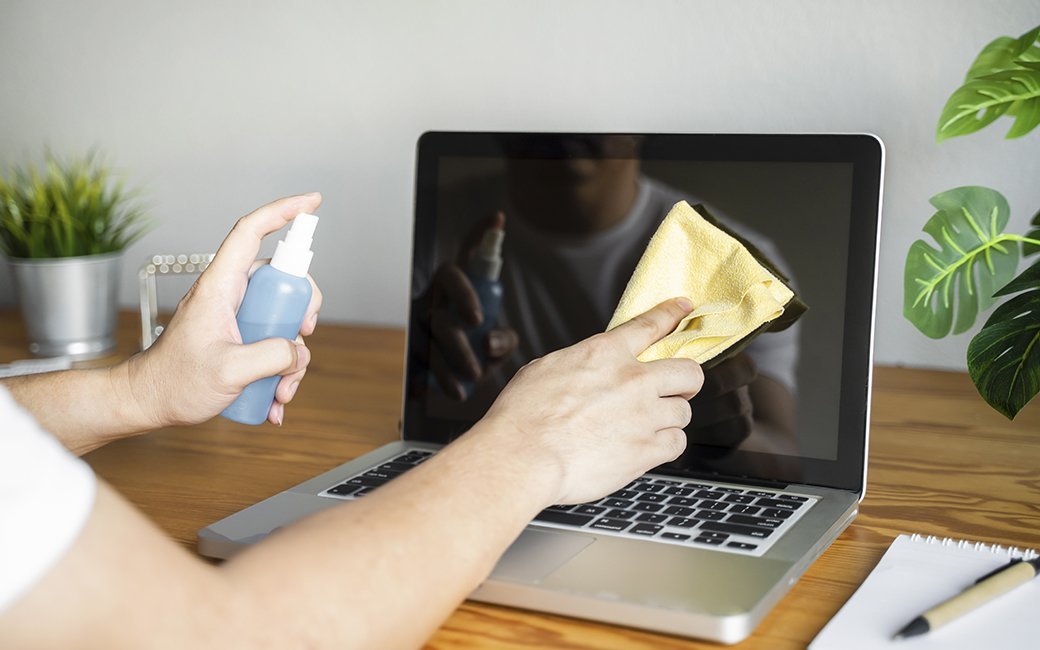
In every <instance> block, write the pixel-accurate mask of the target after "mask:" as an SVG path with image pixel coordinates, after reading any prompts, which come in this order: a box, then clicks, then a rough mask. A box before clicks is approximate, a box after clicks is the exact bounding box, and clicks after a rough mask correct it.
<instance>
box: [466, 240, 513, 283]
mask: <svg viewBox="0 0 1040 650" xmlns="http://www.w3.org/2000/svg"><path fill="white" fill-rule="evenodd" d="M505 237H506V232H505V231H504V230H502V229H501V228H490V229H488V230H486V231H484V237H483V239H481V240H480V248H479V249H477V255H476V257H474V258H473V260H472V261H471V262H470V273H472V274H473V275H475V276H476V277H478V278H481V279H484V280H498V275H499V273H501V272H502V240H503V239H505Z"/></svg>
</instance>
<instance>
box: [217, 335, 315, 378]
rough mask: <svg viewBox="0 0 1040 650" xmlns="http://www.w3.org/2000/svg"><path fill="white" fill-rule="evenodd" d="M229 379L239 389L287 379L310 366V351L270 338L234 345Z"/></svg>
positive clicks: (288, 341) (230, 356)
mask: <svg viewBox="0 0 1040 650" xmlns="http://www.w3.org/2000/svg"><path fill="white" fill-rule="evenodd" d="M228 357H229V358H228V359H227V364H226V366H225V367H226V369H227V375H226V376H227V377H229V379H230V380H231V383H232V384H234V385H235V386H236V387H238V388H240V389H241V388H245V387H246V385H248V384H250V383H252V382H254V381H256V380H257V379H263V378H265V377H273V376H274V375H288V374H291V373H293V372H296V371H298V370H301V369H303V368H305V367H306V366H307V363H308V362H310V360H311V353H310V350H308V349H307V346H306V345H301V344H299V343H295V342H293V341H290V340H289V339H280V338H271V339H264V340H262V341H257V342H256V343H249V344H246V345H234V346H233V347H232V348H231V354H230V355H228Z"/></svg>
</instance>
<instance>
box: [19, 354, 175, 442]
mask: <svg viewBox="0 0 1040 650" xmlns="http://www.w3.org/2000/svg"><path fill="white" fill-rule="evenodd" d="M127 368H128V365H127V363H121V364H118V365H116V366H112V367H109V368H93V369H86V370H66V371H63V372H49V373H45V374H39V375H27V376H22V377H11V378H8V379H3V380H0V383H2V385H3V386H4V387H5V388H7V389H8V390H9V391H10V392H11V395H13V396H14V398H15V400H17V401H18V403H19V404H20V405H21V406H22V407H23V408H25V409H26V410H27V411H29V412H30V413H31V414H32V415H33V417H34V418H36V420H37V421H38V422H39V423H40V425H41V426H42V428H44V429H45V430H47V431H50V432H51V433H52V434H54V435H55V436H56V437H57V438H58V439H59V440H61V442H62V444H64V445H65V447H67V448H68V449H69V450H70V451H72V452H73V453H75V454H77V455H83V454H85V453H87V452H88V451H91V450H93V449H96V448H98V447H100V446H102V445H104V444H106V443H108V442H111V441H112V440H117V439H119V438H123V437H126V436H128V435H132V434H135V433H140V432H142V431H148V430H150V429H153V428H157V426H158V423H156V422H154V421H153V420H152V419H151V418H150V417H149V416H148V414H146V413H144V412H143V411H142V410H141V409H140V408H139V404H138V401H137V399H136V398H135V397H134V395H133V391H132V386H131V384H130V381H129V377H128V374H127Z"/></svg>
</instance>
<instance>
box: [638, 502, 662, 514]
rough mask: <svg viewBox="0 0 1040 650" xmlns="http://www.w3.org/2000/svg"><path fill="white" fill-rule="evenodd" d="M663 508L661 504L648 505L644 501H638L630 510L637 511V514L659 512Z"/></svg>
mask: <svg viewBox="0 0 1040 650" xmlns="http://www.w3.org/2000/svg"><path fill="white" fill-rule="evenodd" d="M663 507H664V504H662V503H649V502H646V501H640V502H639V503H637V504H635V505H634V506H632V509H633V510H638V511H639V512H660V510H661V508H663Z"/></svg>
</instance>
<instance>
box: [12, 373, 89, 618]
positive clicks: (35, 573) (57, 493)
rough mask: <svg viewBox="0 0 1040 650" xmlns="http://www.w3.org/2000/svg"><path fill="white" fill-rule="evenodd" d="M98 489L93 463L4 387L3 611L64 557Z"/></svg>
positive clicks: (87, 514)
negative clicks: (70, 447) (71, 449)
mask: <svg viewBox="0 0 1040 650" xmlns="http://www.w3.org/2000/svg"><path fill="white" fill-rule="evenodd" d="M96 491H97V482H96V480H95V478H94V473H93V471H92V470H91V469H90V467H89V466H88V465H87V464H86V463H85V462H83V461H82V460H80V459H79V458H77V457H76V456H74V455H73V454H72V453H71V452H69V451H68V450H67V449H65V447H63V446H62V445H61V443H60V442H58V440H57V439H55V438H54V437H53V436H51V435H50V434H48V433H46V432H44V431H43V430H42V429H41V428H40V426H39V424H37V423H36V421H35V420H34V419H33V418H32V416H30V415H29V414H28V413H27V412H26V411H25V410H24V409H22V408H21V407H20V406H19V405H18V403H17V402H15V400H14V398H13V397H11V394H10V393H9V392H7V389H6V388H4V387H3V386H0V612H3V611H4V610H5V609H7V608H8V607H10V606H11V605H13V604H14V602H15V601H16V600H18V598H19V597H20V596H22V595H23V594H25V593H26V592H28V591H29V590H30V589H31V588H32V586H33V585H35V584H36V583H37V582H38V581H39V580H40V579H41V578H42V577H43V576H44V574H46V573H47V571H48V570H49V569H50V568H51V567H53V566H54V565H55V564H57V562H58V560H60V559H61V558H62V556H64V555H65V552H66V551H67V550H68V549H69V547H70V546H71V545H72V542H73V541H75V539H76V537H77V536H78V535H79V532H80V530H81V529H82V528H83V525H84V524H85V523H86V522H87V518H88V517H89V516H90V512H91V510H92V509H93V506H94V495H95V492H96Z"/></svg>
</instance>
